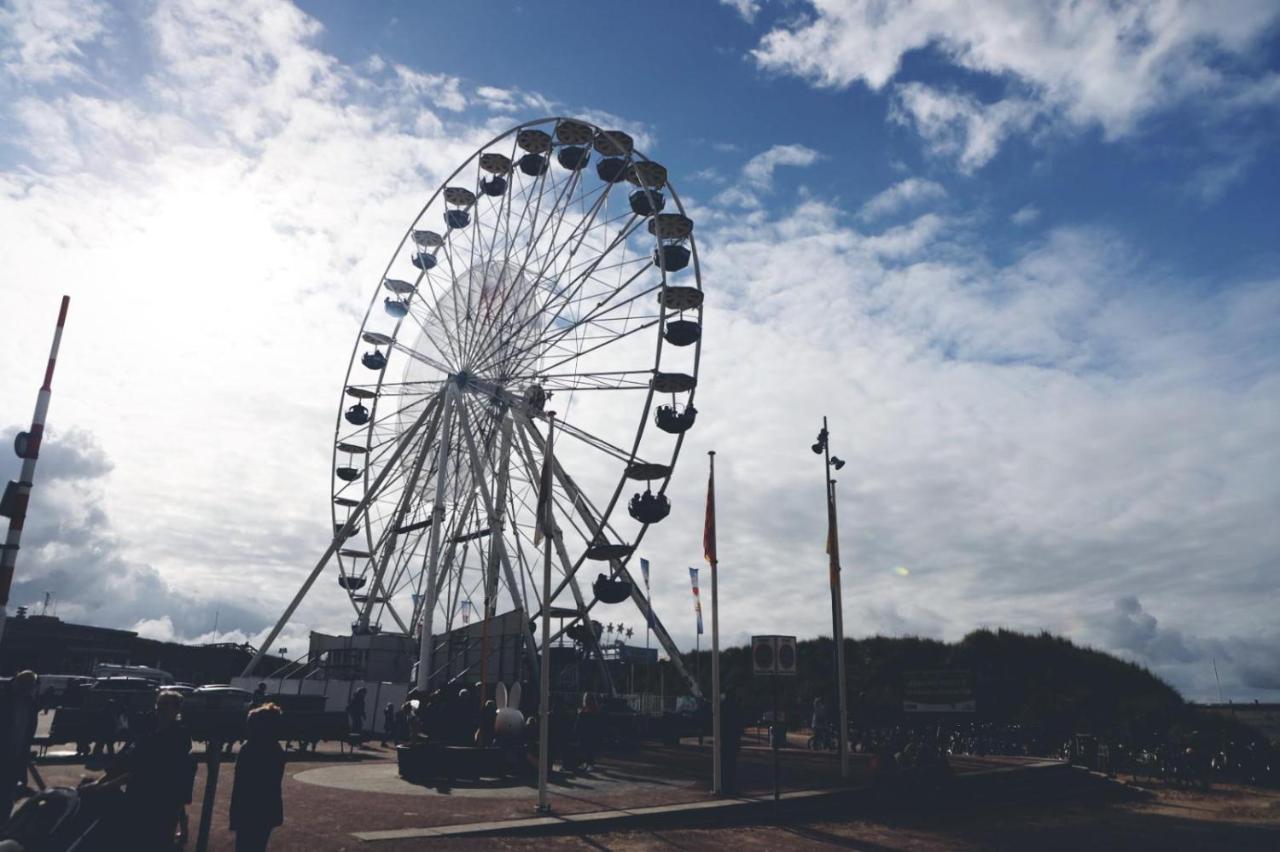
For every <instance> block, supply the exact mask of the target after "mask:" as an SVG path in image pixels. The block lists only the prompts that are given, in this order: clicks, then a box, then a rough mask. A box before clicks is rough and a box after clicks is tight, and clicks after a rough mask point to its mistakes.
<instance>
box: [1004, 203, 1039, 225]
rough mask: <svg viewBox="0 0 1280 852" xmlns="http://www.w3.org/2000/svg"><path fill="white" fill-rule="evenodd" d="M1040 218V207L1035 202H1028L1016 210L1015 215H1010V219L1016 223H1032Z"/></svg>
mask: <svg viewBox="0 0 1280 852" xmlns="http://www.w3.org/2000/svg"><path fill="white" fill-rule="evenodd" d="M1039 218H1040V208H1039V207H1036V206H1035V205H1034V204H1027V205H1025V206H1023V207H1019V208H1018V209H1017V210H1016V211H1014V213H1013V215H1012V216H1010V217H1009V221H1010V222H1012V223H1013V224H1015V225H1030V224H1031V223H1032V222H1034V221H1036V220H1037V219H1039Z"/></svg>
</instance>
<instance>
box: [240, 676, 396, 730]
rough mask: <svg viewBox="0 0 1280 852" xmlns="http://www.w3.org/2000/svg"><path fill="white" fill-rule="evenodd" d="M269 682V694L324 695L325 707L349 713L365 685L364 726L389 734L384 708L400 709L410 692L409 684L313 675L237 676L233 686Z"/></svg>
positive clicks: (249, 686) (241, 686)
mask: <svg viewBox="0 0 1280 852" xmlns="http://www.w3.org/2000/svg"><path fill="white" fill-rule="evenodd" d="M260 683H265V684H266V685H267V695H268V697H270V696H271V695H323V696H324V699H325V700H324V709H325V710H327V711H333V712H341V713H345V712H346V710H347V704H348V703H349V702H350V701H351V696H352V695H354V694H355V692H356V690H357V689H359V688H360V687H362V686H363V687H364V688H365V708H364V711H365V715H364V729H365V731H372V732H373V733H375V734H381V733H387V730H386V725H385V724H384V721H383V718H382V708H383V707H385V706H386V705H387V704H392V705H394V706H395V707H396V708H397V709H398V708H399V707H400V705H401V704H403V703H404V698H405V696H406V695H407V694H408V693H409V685H408V684H407V683H388V682H386V681H363V680H316V679H312V678H284V677H281V678H260V677H237V678H233V680H232V684H231V685H232V686H236V687H239V688H240V689H247V690H250V691H252V690H254V689H257V687H258V684H260Z"/></svg>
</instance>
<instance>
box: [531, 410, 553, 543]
mask: <svg viewBox="0 0 1280 852" xmlns="http://www.w3.org/2000/svg"><path fill="white" fill-rule="evenodd" d="M538 479H539V483H540V484H539V485H538V508H537V517H536V519H535V521H534V527H533V545H534V547H537V546H538V545H540V544H542V539H543V537H544V536H548V535H550V534H551V436H550V430H548V435H547V446H546V452H545V453H543V456H542V474H541V475H540V476H539V477H538Z"/></svg>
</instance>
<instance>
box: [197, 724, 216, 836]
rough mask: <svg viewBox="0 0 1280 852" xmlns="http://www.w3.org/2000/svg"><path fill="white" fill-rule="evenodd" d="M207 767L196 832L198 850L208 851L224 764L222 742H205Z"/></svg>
mask: <svg viewBox="0 0 1280 852" xmlns="http://www.w3.org/2000/svg"><path fill="white" fill-rule="evenodd" d="M204 749H205V757H206V758H207V767H206V769H205V776H204V798H203V799H202V800H201V802H200V829H199V832H198V833H197V834H196V852H208V850H209V827H210V826H211V825H212V824H213V803H214V800H215V799H216V798H217V797H218V770H219V768H221V766H222V742H221V741H219V740H210V741H209V742H207V743H205V747H204Z"/></svg>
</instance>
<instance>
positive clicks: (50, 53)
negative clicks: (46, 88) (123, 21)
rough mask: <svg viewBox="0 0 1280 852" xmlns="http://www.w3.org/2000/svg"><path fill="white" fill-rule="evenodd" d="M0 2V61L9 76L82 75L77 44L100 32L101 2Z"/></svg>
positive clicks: (29, 79) (51, 78)
mask: <svg viewBox="0 0 1280 852" xmlns="http://www.w3.org/2000/svg"><path fill="white" fill-rule="evenodd" d="M6 5H7V8H4V7H0V65H3V68H4V71H5V73H6V74H8V75H9V76H11V77H12V78H13V79H14V80H19V81H22V82H25V83H52V82H55V81H58V80H63V79H76V80H87V79H89V76H90V75H89V73H88V71H87V70H86V68H85V67H84V65H83V60H84V58H85V54H84V50H83V48H85V47H87V46H89V45H92V44H94V43H95V42H97V41H98V40H99V39H101V38H102V36H103V35H104V34H105V32H106V19H107V16H108V10H107V6H106V5H105V4H103V3H99V2H96V0H78V2H77V0H11V2H10V3H8V4H6Z"/></svg>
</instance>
